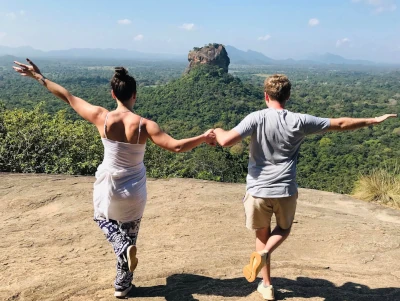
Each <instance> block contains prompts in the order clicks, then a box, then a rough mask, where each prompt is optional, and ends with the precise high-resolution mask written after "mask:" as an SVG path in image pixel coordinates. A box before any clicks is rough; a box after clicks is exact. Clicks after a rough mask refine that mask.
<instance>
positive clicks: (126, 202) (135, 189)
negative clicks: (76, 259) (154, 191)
mask: <svg viewBox="0 0 400 301" xmlns="http://www.w3.org/2000/svg"><path fill="white" fill-rule="evenodd" d="M107 119H108V113H107V116H106V119H105V122H104V135H105V136H106V138H102V139H101V141H102V143H103V146H104V159H103V162H102V163H101V164H100V165H99V167H98V168H97V172H96V175H95V176H96V182H95V183H94V191H93V205H94V217H95V218H98V217H100V218H106V219H113V220H117V221H121V222H129V221H134V220H137V219H139V218H141V217H142V215H143V211H144V207H145V205H146V199H147V190H146V168H145V166H144V164H143V158H144V152H145V149H146V145H145V144H139V137H140V132H141V126H142V118H141V119H140V123H139V135H138V140H137V144H131V143H124V142H118V141H113V140H110V139H108V138H107Z"/></svg>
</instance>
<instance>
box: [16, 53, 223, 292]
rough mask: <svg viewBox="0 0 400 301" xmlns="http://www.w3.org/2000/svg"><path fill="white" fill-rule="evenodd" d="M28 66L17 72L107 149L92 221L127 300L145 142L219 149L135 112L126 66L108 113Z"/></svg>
mask: <svg viewBox="0 0 400 301" xmlns="http://www.w3.org/2000/svg"><path fill="white" fill-rule="evenodd" d="M27 61H28V63H29V65H25V64H22V63H19V62H14V63H15V64H16V65H18V67H16V66H13V68H14V69H15V71H17V72H18V73H20V74H21V75H22V76H28V77H31V78H33V79H36V80H37V81H39V82H40V83H41V84H42V85H43V86H45V87H46V88H47V89H48V90H49V91H50V92H51V93H53V94H54V95H55V96H57V97H59V98H61V99H62V100H63V101H64V102H66V103H67V104H69V105H70V106H71V107H72V108H73V109H74V110H75V111H76V112H77V113H78V114H79V115H80V116H82V117H83V118H84V119H86V120H87V121H89V122H91V123H93V124H94V125H95V126H96V127H97V129H98V131H99V133H100V136H101V140H102V143H103V146H104V160H103V162H102V164H101V165H100V166H99V167H98V169H97V172H96V182H95V183H94V191H93V205H94V220H95V222H96V223H97V224H98V226H99V227H100V228H101V230H102V231H103V232H104V234H105V235H106V237H107V240H108V241H109V242H110V243H111V245H112V246H113V248H114V252H115V254H116V256H117V276H116V278H115V283H114V286H115V293H114V296H116V297H125V296H126V295H127V294H128V293H129V291H130V290H131V289H132V283H131V282H132V279H133V271H134V270H135V268H136V266H137V263H138V259H137V258H136V246H135V245H136V239H137V235H138V232H139V226H140V221H141V218H142V215H143V211H144V207H145V204H146V198H147V192H146V169H145V166H144V164H143V157H144V152H145V147H146V141H147V139H150V140H151V141H153V142H154V143H155V144H156V145H158V146H160V147H162V148H164V149H167V150H169V151H172V152H185V151H189V150H191V149H192V148H194V147H196V146H198V145H200V144H201V143H203V142H206V143H208V144H210V145H214V144H215V135H214V133H213V131H212V130H208V131H207V132H205V133H204V134H203V135H200V136H197V137H193V138H188V139H182V140H175V139H173V138H172V137H171V136H169V135H167V134H166V133H164V132H163V131H162V130H161V129H160V127H159V126H158V125H157V123H155V122H153V121H151V120H147V119H145V118H143V117H140V116H139V115H137V114H135V113H134V112H133V111H132V108H133V106H134V104H135V101H136V81H135V79H134V78H133V77H131V76H130V75H128V72H127V71H126V69H125V68H123V67H117V68H115V74H114V76H113V78H112V79H111V87H112V90H111V95H112V98H113V99H115V101H116V102H117V105H118V106H117V109H115V110H114V111H108V110H107V109H105V108H102V107H100V106H94V105H92V104H90V103H88V102H86V101H84V100H83V99H81V98H79V97H76V96H73V95H72V94H71V93H69V92H68V91H67V90H66V89H65V88H63V87H62V86H60V85H58V84H56V83H54V82H52V81H50V80H49V79H47V78H45V77H44V76H43V75H42V74H41V72H40V70H39V68H38V67H37V66H36V65H35V64H34V63H33V62H32V61H30V60H29V59H27Z"/></svg>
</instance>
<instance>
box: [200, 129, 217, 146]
mask: <svg viewBox="0 0 400 301" xmlns="http://www.w3.org/2000/svg"><path fill="white" fill-rule="evenodd" d="M203 136H204V138H205V139H206V143H207V144H208V145H211V146H215V145H216V144H217V142H216V140H215V138H216V136H215V134H214V129H209V130H208V131H207V132H205V133H204V134H203Z"/></svg>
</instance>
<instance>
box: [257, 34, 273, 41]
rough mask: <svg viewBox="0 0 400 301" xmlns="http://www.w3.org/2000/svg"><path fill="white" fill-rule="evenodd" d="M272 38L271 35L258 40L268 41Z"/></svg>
mask: <svg viewBox="0 0 400 301" xmlns="http://www.w3.org/2000/svg"><path fill="white" fill-rule="evenodd" d="M270 38H271V36H270V35H269V34H267V35H265V36H262V37H259V38H258V40H259V41H268V40H269V39H270Z"/></svg>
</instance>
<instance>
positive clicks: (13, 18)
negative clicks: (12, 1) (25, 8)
mask: <svg viewBox="0 0 400 301" xmlns="http://www.w3.org/2000/svg"><path fill="white" fill-rule="evenodd" d="M6 17H7V18H8V19H10V20H15V19H16V18H17V15H16V14H15V13H7V14H6Z"/></svg>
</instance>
